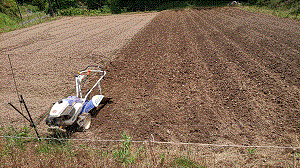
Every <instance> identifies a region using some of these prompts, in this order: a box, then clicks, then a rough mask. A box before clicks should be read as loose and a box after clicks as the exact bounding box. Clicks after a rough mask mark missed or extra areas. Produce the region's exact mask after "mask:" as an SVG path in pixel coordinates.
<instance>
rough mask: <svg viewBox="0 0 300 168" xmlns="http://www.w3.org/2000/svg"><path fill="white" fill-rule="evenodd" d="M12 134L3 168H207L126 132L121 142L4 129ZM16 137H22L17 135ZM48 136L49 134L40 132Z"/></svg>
mask: <svg viewBox="0 0 300 168" xmlns="http://www.w3.org/2000/svg"><path fill="white" fill-rule="evenodd" d="M1 130H2V134H3V135H6V136H12V137H7V138H1V139H0V151H1V152H0V159H1V163H0V167H24V166H26V165H31V167H82V166H83V167H157V166H159V167H191V168H194V167H205V166H206V165H204V164H203V162H201V159H197V161H194V160H191V159H189V158H188V156H185V155H176V157H175V156H173V154H172V155H171V154H167V153H168V149H165V148H161V147H159V146H155V145H149V143H132V140H131V137H130V136H129V135H128V134H126V133H123V135H122V136H123V139H122V140H123V141H122V142H109V143H106V142H88V141H68V140H37V139H35V138H34V139H31V138H29V139H26V137H34V132H32V131H33V130H32V129H29V128H27V127H24V128H23V129H20V130H16V129H14V128H12V127H9V128H7V129H3V128H2V129H1ZM15 136H18V137H23V138H15ZM41 136H42V137H46V136H47V135H41Z"/></svg>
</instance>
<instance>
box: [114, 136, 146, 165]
mask: <svg viewBox="0 0 300 168" xmlns="http://www.w3.org/2000/svg"><path fill="white" fill-rule="evenodd" d="M123 140H124V141H123V142H122V147H121V149H119V150H114V151H113V157H114V158H115V160H116V161H117V162H120V163H122V164H123V165H126V164H132V163H134V161H135V160H136V158H137V157H138V155H139V153H140V151H141V150H143V147H141V148H140V149H139V150H138V151H137V152H136V153H135V154H133V152H132V149H131V138H130V136H128V135H127V134H126V132H124V133H123Z"/></svg>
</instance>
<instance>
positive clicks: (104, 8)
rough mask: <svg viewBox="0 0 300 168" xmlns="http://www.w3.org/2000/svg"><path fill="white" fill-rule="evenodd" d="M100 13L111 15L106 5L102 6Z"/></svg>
mask: <svg viewBox="0 0 300 168" xmlns="http://www.w3.org/2000/svg"><path fill="white" fill-rule="evenodd" d="M101 12H102V13H111V10H110V8H109V7H108V5H104V6H103V7H102V8H101Z"/></svg>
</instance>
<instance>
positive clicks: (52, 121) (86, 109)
mask: <svg viewBox="0 0 300 168" xmlns="http://www.w3.org/2000/svg"><path fill="white" fill-rule="evenodd" d="M92 73H100V74H101V76H100V78H99V79H98V80H97V82H96V83H95V84H94V85H93V86H92V88H91V89H89V90H88V92H87V93H86V95H84V96H83V94H82V90H81V89H82V88H83V85H84V84H85V82H86V79H87V78H88V77H89V76H90V75H91V74H92ZM105 74H106V72H105V71H103V70H101V68H100V67H98V66H88V67H86V68H85V69H84V70H82V71H80V72H78V75H77V76H76V77H75V83H76V96H69V97H67V98H64V99H62V100H59V101H57V102H56V103H54V105H53V107H52V108H51V110H50V114H49V115H48V117H47V118H46V124H47V125H48V126H49V128H48V131H49V132H58V131H60V132H66V131H71V130H73V129H74V128H75V129H76V130H79V131H84V130H87V129H89V128H90V126H91V113H92V112H93V111H94V110H96V109H97V107H98V106H99V104H100V103H103V102H104V100H105V98H104V96H103V95H102V94H101V86H100V82H101V80H102V79H103V77H104V76H105ZM97 86H98V89H99V94H98V95H94V96H93V97H92V98H91V99H89V97H90V94H91V93H92V91H93V89H94V88H95V87H97Z"/></svg>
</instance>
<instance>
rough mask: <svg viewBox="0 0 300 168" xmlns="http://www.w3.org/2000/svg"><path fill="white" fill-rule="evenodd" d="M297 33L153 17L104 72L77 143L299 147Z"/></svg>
mask: <svg viewBox="0 0 300 168" xmlns="http://www.w3.org/2000/svg"><path fill="white" fill-rule="evenodd" d="M299 44H300V24H299V22H298V21H294V20H289V19H283V18H278V17H273V16H268V15H264V14H258V13H253V12H248V11H244V10H241V9H239V8H214V9H201V10H176V11H164V12H161V13H160V14H158V16H156V17H155V18H154V19H153V20H152V21H151V22H150V24H148V25H147V26H146V27H145V28H144V29H142V30H141V31H140V32H139V33H138V34H136V35H135V36H134V38H133V39H132V41H131V42H130V43H129V44H128V45H127V46H126V47H124V48H122V49H121V50H120V51H119V52H118V53H117V54H116V59H115V60H114V61H111V62H110V63H109V65H108V66H107V72H108V74H107V76H106V78H105V80H104V84H103V85H102V87H103V91H104V95H105V96H107V97H111V98H112V103H110V104H107V105H105V106H104V107H103V108H102V109H101V110H100V111H99V113H98V115H97V116H96V117H94V119H93V121H92V128H91V130H90V131H88V133H87V134H80V135H78V136H81V137H91V136H92V137H93V136H94V137H96V138H100V139H119V138H121V135H122V133H123V132H124V131H126V132H127V133H129V134H130V135H131V136H133V139H135V140H145V139H149V137H150V136H151V134H152V135H153V137H154V139H155V140H157V141H173V142H199V143H217V144H242V145H281V146H290V145H293V146H295V145H298V140H299V139H298V137H299V128H298V126H299V124H298V123H299V122H298V121H299V119H300V118H299V113H300V108H299V107H300V103H299V102H300V91H299V87H300V66H299V65H300V64H299V63H300V58H299V52H300V45H299Z"/></svg>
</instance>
